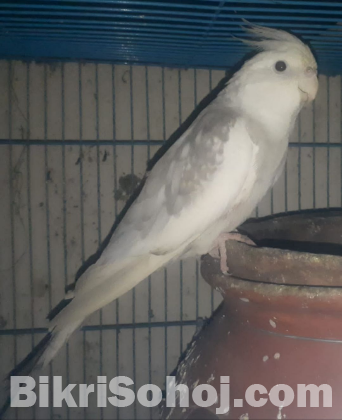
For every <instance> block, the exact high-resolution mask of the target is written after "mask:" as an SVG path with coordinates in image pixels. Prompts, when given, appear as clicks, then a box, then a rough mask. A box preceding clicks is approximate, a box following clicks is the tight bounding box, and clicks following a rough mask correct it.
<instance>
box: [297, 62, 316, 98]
mask: <svg viewBox="0 0 342 420" xmlns="http://www.w3.org/2000/svg"><path fill="white" fill-rule="evenodd" d="M298 89H299V90H300V95H301V100H302V102H306V103H309V102H311V101H313V100H314V99H315V97H316V94H317V91H318V78H317V71H316V70H315V69H313V68H312V67H307V68H306V70H305V72H304V76H303V77H302V78H301V79H300V81H299V84H298Z"/></svg>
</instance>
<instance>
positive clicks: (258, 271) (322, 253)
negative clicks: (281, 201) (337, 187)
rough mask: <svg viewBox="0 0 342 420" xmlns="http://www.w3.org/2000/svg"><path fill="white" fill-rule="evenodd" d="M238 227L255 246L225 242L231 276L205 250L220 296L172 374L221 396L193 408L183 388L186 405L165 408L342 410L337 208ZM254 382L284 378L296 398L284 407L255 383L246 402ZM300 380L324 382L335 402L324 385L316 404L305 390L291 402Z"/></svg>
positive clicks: (237, 415)
mask: <svg viewBox="0 0 342 420" xmlns="http://www.w3.org/2000/svg"><path fill="white" fill-rule="evenodd" d="M239 230H240V231H242V232H243V233H245V234H247V235H248V236H249V237H250V238H251V239H252V240H254V241H255V243H256V244H257V247H252V246H248V245H245V244H242V243H238V242H232V241H230V242H227V259H228V265H229V267H230V271H231V273H232V275H231V276H227V275H223V274H222V273H221V272H220V269H219V262H218V261H217V260H215V259H213V258H211V257H210V256H209V255H206V256H204V257H203V259H202V274H203V276H204V278H205V279H206V281H207V282H208V283H210V284H211V285H212V286H213V287H214V288H216V289H218V290H220V292H221V293H222V296H223V298H224V301H223V303H222V304H221V306H220V307H219V308H218V310H217V311H216V312H215V314H214V315H213V317H212V318H211V320H210V321H209V322H208V323H207V325H206V326H205V327H204V328H203V329H202V331H201V332H200V333H199V334H198V335H197V336H196V337H195V338H194V340H193V342H192V343H191V344H190V346H189V348H188V350H187V352H186V353H185V354H184V356H183V360H182V361H181V362H180V364H179V366H178V368H177V380H176V383H177V384H179V383H182V384H186V385H188V386H189V388H190V390H191V389H193V388H194V387H195V386H196V385H199V384H210V385H212V386H213V387H214V388H215V389H216V391H217V393H218V401H217V403H216V404H215V405H213V406H211V407H207V408H198V407H197V406H196V405H195V404H194V403H193V401H192V399H191V398H190V407H189V408H174V409H167V408H165V409H164V411H163V417H164V418H170V419H173V418H177V419H206V418H207V419H215V418H227V419H285V418H286V419H341V418H342V289H341V286H342V256H341V255H342V211H340V210H333V211H318V212H317V211H311V212H301V213H292V214H291V213H290V214H289V213H288V214H286V215H279V216H274V217H268V218H264V219H258V220H252V221H249V222H248V223H245V224H244V225H243V226H242V227H241V229H239ZM223 376H229V379H230V407H229V411H228V406H227V412H226V413H224V414H216V408H218V407H219V406H220V400H221V395H220V377H223ZM253 384H261V385H263V386H264V387H265V388H266V389H267V392H269V391H270V390H271V389H273V387H275V390H277V385H279V384H286V385H288V386H290V387H291V388H292V389H293V390H294V394H295V399H294V401H293V403H292V404H290V405H288V406H284V407H283V408H281V407H277V406H276V405H274V404H272V403H271V402H270V396H269V395H268V393H266V395H260V394H258V393H256V394H255V397H256V399H257V400H258V399H259V398H265V397H266V398H267V402H266V404H265V405H263V406H261V407H252V406H250V405H248V404H247V403H246V401H245V392H246V389H248V387H249V386H250V385H253ZM298 384H305V385H308V384H315V385H317V386H319V385H321V384H328V385H329V386H330V387H331V389H332V407H331V408H329V407H323V397H322V395H321V397H320V400H319V407H310V400H309V394H307V401H306V404H307V407H305V408H303V407H298V406H297V405H298V404H297V397H298V395H297V394H298V393H297V385H298ZM272 392H273V391H272ZM275 394H276V392H275ZM278 396H279V398H280V399H283V397H284V394H283V393H281V392H280V393H279V394H278ZM204 399H205V398H204ZM235 399H243V400H244V402H243V407H234V400H235ZM326 403H329V401H328V400H327V402H326Z"/></svg>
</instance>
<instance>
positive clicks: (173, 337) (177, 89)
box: [0, 62, 342, 419]
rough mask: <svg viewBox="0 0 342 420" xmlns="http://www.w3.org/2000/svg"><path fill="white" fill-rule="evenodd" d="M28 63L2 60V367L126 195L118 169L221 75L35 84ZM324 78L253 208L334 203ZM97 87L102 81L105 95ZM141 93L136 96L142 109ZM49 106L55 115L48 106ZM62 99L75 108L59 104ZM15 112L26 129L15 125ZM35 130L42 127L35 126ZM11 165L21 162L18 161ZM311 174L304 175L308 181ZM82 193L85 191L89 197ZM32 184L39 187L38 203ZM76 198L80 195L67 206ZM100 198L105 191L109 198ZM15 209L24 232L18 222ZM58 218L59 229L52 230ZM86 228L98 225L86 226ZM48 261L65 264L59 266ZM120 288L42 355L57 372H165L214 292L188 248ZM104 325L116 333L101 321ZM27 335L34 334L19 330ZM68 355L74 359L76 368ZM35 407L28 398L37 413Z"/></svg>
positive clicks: (117, 70)
mask: <svg viewBox="0 0 342 420" xmlns="http://www.w3.org/2000/svg"><path fill="white" fill-rule="evenodd" d="M73 65H74V67H72V66H73ZM22 66H23V67H22ZM31 66H33V64H22V63H19V62H2V63H0V72H1V74H7V88H6V89H7V90H8V95H7V96H6V95H5V99H4V98H3V99H2V101H3V102H4V103H3V106H4V108H5V111H6V113H4V114H2V115H0V118H2V120H3V121H5V122H6V124H4V125H3V127H6V130H5V129H3V132H0V147H1V148H2V151H3V156H4V159H7V161H8V168H7V167H6V166H4V168H5V169H4V170H6V172H4V170H2V171H3V172H1V177H2V178H1V179H3V182H2V184H1V188H2V189H3V191H4V196H6V197H8V198H9V203H8V208H9V212H8V229H7V231H5V227H6V226H5V225H2V226H3V227H4V234H3V235H2V241H3V242H2V243H1V246H2V247H10V254H9V255H10V267H11V269H10V270H7V271H6V270H4V271H3V272H4V276H6V278H8V279H10V284H11V290H10V291H8V290H7V291H6V293H7V294H10V295H11V298H12V301H13V305H12V306H11V307H10V308H9V309H8V306H7V307H6V309H3V312H0V315H1V318H0V320H2V319H5V320H6V321H7V320H11V322H10V324H9V326H8V327H7V326H6V325H5V326H4V327H3V328H2V329H0V339H1V340H3V341H2V342H4V343H6V346H7V348H8V349H9V350H7V353H6V354H5V355H4V358H3V365H1V373H6V371H7V370H8V366H9V363H10V364H12V365H14V364H16V363H17V362H19V360H20V359H21V358H22V357H23V355H24V354H23V353H24V352H25V351H27V352H28V351H29V350H30V349H31V348H32V346H33V345H34V344H36V343H37V341H38V340H39V339H40V338H41V337H42V334H43V333H44V332H45V331H46V324H44V322H43V321H41V319H42V316H41V313H42V310H43V309H44V308H43V307H44V306H45V307H46V309H48V310H50V309H52V307H53V306H54V304H55V303H56V299H57V298H58V297H62V288H63V287H62V286H67V285H69V284H70V283H71V282H72V279H73V277H74V275H75V270H76V265H77V261H78V260H79V262H80V263H82V262H84V261H85V260H86V259H87V258H88V257H89V254H90V253H91V250H94V251H95V249H96V247H97V245H98V244H99V243H100V242H101V240H102V238H103V237H104V233H103V232H104V231H105V230H106V228H107V226H109V224H110V220H112V219H113V220H114V218H115V217H116V216H117V215H118V213H119V212H120V210H121V209H122V207H123V204H124V202H125V201H126V199H127V198H128V195H129V193H130V191H129V189H128V190H127V194H126V196H125V195H122V194H123V192H122V183H123V180H125V179H126V177H127V175H129V176H130V178H129V179H131V180H134V179H135V178H134V177H135V176H139V177H142V175H143V173H142V172H141V169H140V168H142V167H143V166H144V164H145V161H146V160H148V159H150V157H151V156H152V155H153V154H154V152H155V150H156V149H157V148H158V147H160V146H161V145H162V144H163V143H164V142H165V140H166V139H167V137H168V136H169V134H170V133H171V132H173V131H174V130H175V129H176V128H177V127H178V126H179V124H181V123H182V122H183V121H184V119H185V117H186V115H187V113H189V112H190V111H191V109H193V108H194V107H195V106H196V105H197V104H198V103H200V101H201V100H202V99H203V97H204V96H205V95H206V94H207V93H209V91H210V90H211V89H212V88H213V87H215V86H216V84H217V83H218V81H219V80H220V79H221V78H222V77H224V72H222V71H221V72H219V71H215V70H199V69H197V70H195V69H188V70H179V69H166V68H155V67H154V68H152V67H132V66H116V65H102V64H96V65H94V64H73V63H67V64H59V65H57V66H56V67H52V66H50V65H48V64H43V65H42V68H41V73H40V74H41V76H40V79H39V80H38V81H39V83H40V85H41V90H40V91H39V92H38V93H37V92H35V90H34V89H33V88H32V87H31V85H30V83H31V79H32V77H33V76H34V72H35V71H36V68H35V69H33V68H31ZM72 69H74V71H72ZM18 70H20V72H18ZM21 70H22V71H21ZM104 71H106V72H107V73H104ZM14 74H16V76H15V77H14ZM105 74H107V76H105ZM21 77H22V78H24V80H21ZM37 77H38V76H37ZM106 77H107V78H106ZM138 81H139V82H138ZM67 84H68V86H70V85H72V86H73V87H74V91H73V92H72V93H71V92H70V91H69V89H67V88H66V86H67ZM321 84H322V86H323V90H324V92H323V93H322V94H321V95H320V96H319V97H318V98H317V100H316V103H315V104H314V105H312V107H311V108H309V110H306V111H304V112H303V113H302V115H301V117H300V119H299V121H298V124H297V127H296V131H295V134H294V137H293V139H292V141H291V144H290V149H289V157H288V161H287V164H286V168H285V172H284V174H283V175H282V177H281V178H280V180H279V181H278V183H277V184H276V185H275V187H274V189H273V190H272V191H271V192H270V193H269V194H268V195H267V196H266V197H265V199H264V200H263V201H262V202H261V203H260V205H259V207H258V209H257V213H256V214H257V215H260V216H263V215H266V214H269V213H274V212H278V211H290V210H295V209H301V208H310V206H311V207H312V208H315V207H322V206H324V207H331V206H334V205H339V203H341V184H342V183H341V177H342V159H341V140H340V135H341V115H340V114H341V92H340V90H341V81H340V77H334V78H326V77H325V76H322V77H321ZM23 86H24V87H23ZM104 87H105V91H108V95H107V96H106V99H104ZM58 89H60V91H59V95H57V96H56V95H55V92H56V91H58ZM35 95H36V96H35ZM92 95H93V96H92ZM37 96H39V100H40V101H41V104H42V105H41V106H40V108H39V109H38V108H37V109H36V108H35V107H32V106H31V103H32V101H34V100H36V99H35V98H36V97H37ZM58 97H59V98H58ZM91 98H92V99H91ZM109 98H110V99H109ZM139 104H140V105H141V104H144V106H143V108H144V109H142V107H141V106H140V105H139ZM138 105H139V106H138ZM58 107H59V111H58V112H59V114H58V115H59V117H57V116H56V115H55V114H56V113H57V111H56V109H57V108H58ZM108 107H109V108H110V109H109V111H108ZM21 108H22V109H21ZM120 108H121V109H120ZM123 108H125V109H126V110H128V114H127V116H126V117H125V118H122V115H124V112H123ZM13 109H15V112H14V111H13ZM18 109H19V111H18ZM70 109H73V110H74V111H73V112H74V113H75V114H73V113H72V114H69V113H70ZM103 112H107V113H108V114H106V115H109V117H108V121H107V120H104V117H103ZM118 113H119V115H120V116H121V117H118ZM37 118H38V120H39V119H40V120H41V123H40V124H41V127H36V126H35V125H34V123H33V121H37ZM21 119H23V121H26V123H25V124H23V123H22V122H21ZM89 119H90V120H91V121H89ZM109 120H110V122H109ZM74 121H75V122H74ZM21 124H23V129H22V132H23V133H24V134H23V136H22V138H20V137H19V136H18V135H17V134H18V133H19V132H20V125H21ZM75 126H76V127H75ZM70 127H73V128H75V131H76V132H77V133H76V134H75V133H74V134H73V136H71V137H72V138H71V137H69V136H70V130H71V128H70ZM38 132H39V133H41V134H39V135H38V134H35V133H38ZM109 132H110V134H108V133H109ZM14 133H15V134H14ZM56 133H57V134H56ZM58 133H59V134H58ZM103 133H105V134H106V136H107V137H104V136H105V134H103ZM118 133H119V134H118ZM40 151H41V153H40ZM110 154H112V155H110ZM72 157H75V160H74V161H72ZM39 159H41V162H40V160H39ZM20 165H24V166H23V168H25V170H23V171H22V172H21V167H20ZM106 165H110V167H109V168H107V167H106ZM105 168H107V169H105ZM19 172H20V173H21V177H22V181H23V186H24V187H25V188H24V189H23V191H24V193H25V200H26V201H25V203H24V204H22V205H21V206H19V207H18V206H17V201H16V200H17V198H16V195H17V194H18V191H17V189H18V188H17V187H18V186H17V185H16V183H17V180H16V178H15V176H14V174H16V173H19ZM37 174H38V175H39V176H41V177H42V178H43V179H44V182H43V183H40V184H39V185H38V184H37V183H36V182H35V180H36V179H37ZM73 174H77V176H74V175H73ZM108 174H109V175H108ZM51 179H53V182H52V181H51ZM89 185H91V186H90V187H89ZM308 185H309V186H312V187H311V188H310V189H308ZM108 191H110V195H111V197H110V200H109V201H108V200H107V194H108ZM120 191H121V193H122V194H121V196H120V195H119V194H118V192H120ZM90 193H92V195H91V196H90V197H95V203H93V202H92V201H89V197H87V195H89V194H90ZM37 195H39V196H42V197H43V201H42V202H41V203H39V205H38V204H37V198H36V196H37ZM323 197H325V199H324V200H323ZM104 200H105V201H104ZM73 202H75V203H78V204H77V205H75V206H72V205H71V204H72V203H73ZM105 203H111V204H110V207H111V208H108V206H107V204H105ZM41 208H43V210H42V211H41ZM89 209H91V213H89ZM40 212H41V213H40ZM38 214H41V215H42V218H41V223H42V224H43V225H44V229H45V232H46V235H45V237H44V240H43V241H42V242H39V241H38V240H37V228H38V227H39V226H38V225H37V215H38ZM110 215H112V216H110ZM22 217H23V220H24V221H25V225H24V228H25V229H24V230H25V235H24V236H22V234H21V233H20V229H22V228H21V227H20V223H19V222H18V221H19V219H20V218H22ZM71 218H74V219H73V220H76V219H77V220H79V223H78V226H74V225H73V223H72V222H71ZM75 218H76V219H75ZM111 218H112V219H111ZM18 226H19V228H18ZM92 226H95V228H96V229H95V228H93V227H92ZM76 231H77V232H78V233H77V235H78V237H79V241H77V243H76V244H73V241H71V240H70V235H72V234H73V233H75V232H76ZM59 232H60V236H56V234H57V233H59ZM89 232H93V233H94V235H93V236H89ZM22 237H25V241H26V244H27V250H26V257H25V259H20V258H19V259H18V252H19V250H20V241H21V239H22ZM60 238H61V239H60ZM95 241H96V245H94V243H95ZM40 247H41V248H42V249H45V251H44V252H45V254H44V255H45V256H46V261H45V263H44V264H45V268H44V270H43V269H40V268H39V264H40V262H39V261H35V256H36V255H37V250H38V249H40ZM56 255H57V257H58V258H57V257H56ZM77 255H79V257H78V256H77ZM57 264H59V265H60V266H61V268H60V270H59V272H60V273H61V276H62V277H64V278H61V279H59V280H58V279H57V277H56V270H57ZM23 270H26V272H27V276H26V277H23V276H22V274H21V273H22V272H23ZM57 271H58V270H57ZM37 272H39V273H40V274H39V275H38V274H37ZM41 275H43V276H44V278H43V280H44V284H46V290H45V291H44V293H43V296H40V297H39V296H38V297H37V287H38V285H39V282H40V281H41V280H42V279H41V278H40V276H41ZM190 280H191V281H190ZM7 282H8V280H7ZM60 283H62V285H61V284H60ZM6 284H7V283H6ZM25 287H26V289H25ZM23 288H24V289H25V290H28V291H29V295H28V297H25V296H21V294H20V293H21V290H22V289H23ZM2 293H3V291H2ZM129 294H130V297H129V296H126V297H123V298H120V299H118V300H117V301H116V302H114V303H113V304H112V305H110V308H109V309H106V308H105V309H103V310H102V311H101V312H100V313H99V314H98V315H96V316H94V317H92V318H91V320H89V322H88V321H87V322H86V323H85V325H84V326H83V328H82V331H81V332H80V333H76V334H75V335H78V337H81V339H78V338H75V341H73V339H72V340H71V341H70V343H69V345H68V346H67V347H66V349H64V350H63V351H62V352H61V353H62V354H61V355H60V356H59V357H58V358H57V359H56V360H55V361H54V362H53V363H52V364H51V365H50V367H49V370H48V372H49V373H50V375H52V374H54V375H57V374H63V375H64V378H65V381H67V382H69V381H71V380H78V381H79V382H81V383H87V382H89V381H90V380H91V379H93V377H94V374H95V373H96V374H98V375H106V374H107V371H108V370H110V371H113V372H114V374H115V375H116V376H118V375H127V376H130V375H131V374H132V375H133V377H132V379H133V380H134V382H136V385H137V386H138V384H140V382H141V381H146V383H158V385H160V386H161V387H163V386H164V380H165V377H166V376H167V375H168V374H170V373H171V371H172V369H173V368H174V367H175V366H176V363H177V359H178V357H179V356H180V354H181V352H182V351H183V350H184V348H185V347H186V345H187V343H188V342H189V340H190V338H191V335H192V334H193V332H194V331H195V328H196V325H198V319H199V318H203V317H205V316H210V314H211V313H212V311H213V310H214V309H215V307H216V306H217V305H218V303H219V302H220V297H219V296H218V295H217V294H216V292H213V291H212V290H211V289H210V288H209V287H208V286H207V285H206V284H205V283H204V282H203V280H202V279H201V276H200V270H199V263H198V260H195V259H194V260H190V261H188V260H187V261H184V262H179V263H176V264H172V265H170V266H169V267H167V268H165V269H163V270H161V272H160V273H156V274H153V275H151V276H150V277H149V278H148V279H147V280H146V282H145V284H142V285H141V286H140V285H139V286H137V287H136V288H135V289H134V290H133V291H132V292H130V293H129ZM59 295H60V296H59ZM6 296H7V295H6ZM6 296H4V298H6ZM27 299H29V305H28V308H29V309H28V319H27V321H25V325H23V322H22V321H20V323H19V324H18V318H17V317H18V314H20V315H21V316H22V314H23V313H22V311H23V308H22V307H23V305H22V302H25V301H27ZM40 299H41V300H40ZM42 300H44V304H43V303H42ZM108 311H111V312H108ZM129 311H130V317H129V316H128V315H129ZM110 332H112V335H108V334H107V333H110ZM25 337H26V338H30V340H29V341H25V340H26V338H25ZM80 344H81V346H80ZM82 352H83V355H82ZM108 354H109V356H108ZM76 355H77V358H78V360H76ZM75 366H76V367H77V366H79V367H80V368H81V369H80V370H79V371H77V369H76V372H75ZM38 410H39V409H37V408H36V409H35V413H36V414H38ZM45 413H46V412H45ZM47 413H48V414H45V415H46V416H49V417H50V418H53V416H54V415H63V416H64V417H65V418H70V419H74V418H107V417H108V416H110V417H115V418H126V417H127V415H128V416H133V417H134V418H147V417H148V418H154V417H156V413H155V411H154V410H150V409H149V410H145V411H144V410H142V409H141V407H139V405H138V404H135V406H134V407H133V408H132V409H131V411H125V409H116V408H115V409H114V408H113V409H111V408H110V407H107V408H101V409H100V410H97V411H96V410H95V411H94V410H91V411H89V410H88V409H80V410H78V411H75V409H72V408H70V409H61V410H57V409H54V408H49V409H48V412H47ZM127 413H128V414H127ZM13 415H14V416H16V415H17V414H16V413H14V414H13Z"/></svg>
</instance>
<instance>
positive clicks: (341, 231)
mask: <svg viewBox="0 0 342 420" xmlns="http://www.w3.org/2000/svg"><path fill="white" fill-rule="evenodd" d="M239 230H240V231H241V232H243V233H244V234H246V235H248V236H249V237H250V238H252V239H253V240H255V242H256V243H257V244H259V245H265V246H256V247H253V246H250V245H246V244H243V243H239V242H236V241H228V242H227V243H226V251H227V262H228V266H229V268H230V272H231V274H232V275H233V276H234V278H236V279H240V281H247V282H248V281H251V282H254V283H255V282H259V283H263V284H268V285H282V286H284V287H288V288H291V287H292V288H293V287H296V288H298V286H301V287H306V288H320V289H322V290H325V289H327V290H331V289H339V288H341V292H342V209H328V210H321V209H319V210H313V211H307V210H305V211H302V212H291V213H282V214H276V215H273V216H266V217H264V218H259V219H250V220H248V221H247V222H246V223H245V224H243V225H242V226H241V228H240V229H239ZM267 241H268V242H267ZM268 244H270V245H271V246H268ZM273 245H275V246H273ZM288 245H292V247H293V249H291V247H288V248H287V246H288ZM312 251H313V252H312ZM322 251H327V252H322ZM208 258H210V257H207V256H205V257H203V261H204V264H202V267H201V270H202V272H203V276H204V278H205V279H206V280H207V281H209V283H213V281H212V280H210V279H211V277H212V276H213V275H214V276H217V281H215V283H216V284H215V286H216V287H221V288H226V287H227V286H228V284H227V285H225V284H226V283H225V281H224V277H222V273H221V270H220V268H219V264H218V262H217V264H216V263H215V261H216V260H208ZM207 264H209V267H210V269H209V272H208V269H206V268H205V265H207ZM218 279H220V280H218ZM219 283H220V284H219ZM289 290H291V289H289ZM296 291H297V293H298V292H299V291H298V289H296Z"/></svg>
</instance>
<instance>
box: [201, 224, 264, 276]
mask: <svg viewBox="0 0 342 420" xmlns="http://www.w3.org/2000/svg"><path fill="white" fill-rule="evenodd" d="M227 241H238V242H242V243H245V244H247V245H251V246H256V244H255V243H254V242H253V241H252V240H251V239H249V238H248V236H246V235H242V234H241V233H239V232H229V233H226V232H224V233H221V234H220V235H219V237H218V238H217V239H216V241H215V242H214V247H213V249H212V250H211V251H210V252H209V255H210V256H212V257H213V258H215V259H219V260H220V269H221V271H222V273H223V274H225V275H227V276H231V275H232V273H231V272H230V271H229V267H228V264H227V252H226V242H227Z"/></svg>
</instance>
